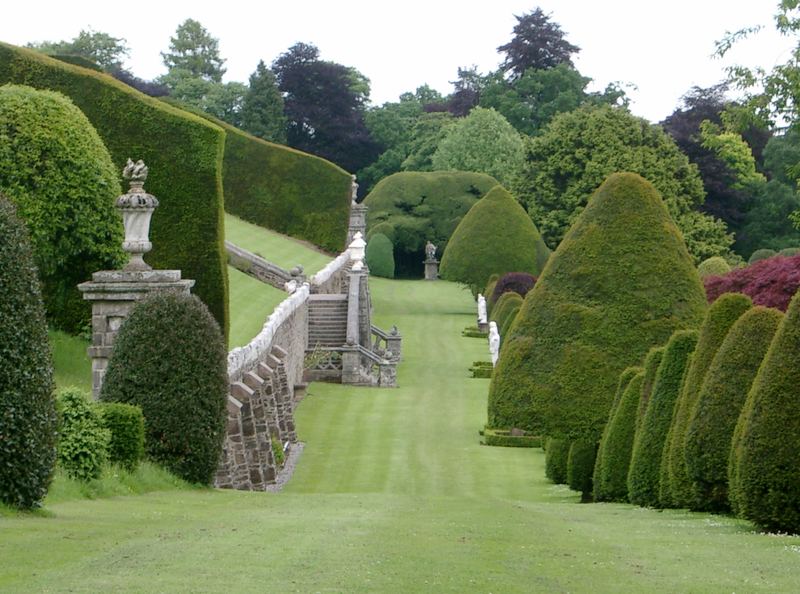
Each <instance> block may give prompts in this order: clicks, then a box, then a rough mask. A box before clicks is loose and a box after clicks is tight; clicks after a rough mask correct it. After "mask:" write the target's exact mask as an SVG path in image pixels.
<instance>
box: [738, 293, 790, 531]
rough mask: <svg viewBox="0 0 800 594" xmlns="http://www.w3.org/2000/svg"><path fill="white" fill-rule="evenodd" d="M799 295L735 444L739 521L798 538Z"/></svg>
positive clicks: (766, 360) (775, 340) (764, 366)
mask: <svg viewBox="0 0 800 594" xmlns="http://www.w3.org/2000/svg"><path fill="white" fill-rule="evenodd" d="M798 361H800V293H798V294H795V296H794V298H793V299H792V302H791V303H790V304H789V309H788V310H787V311H786V316H785V317H784V319H783V321H782V322H781V323H780V325H779V326H778V330H777V332H776V333H775V338H773V340H772V343H771V344H770V346H769V349H768V350H767V354H766V356H765V357H764V361H763V363H762V364H761V367H760V369H759V370H758V375H756V379H755V380H754V381H753V387H752V388H751V390H750V394H749V395H748V402H747V406H746V408H745V411H743V414H745V417H744V419H743V420H742V431H741V438H740V440H739V442H738V443H737V447H738V452H737V457H738V469H737V475H738V478H737V480H736V489H737V494H736V495H735V498H736V501H737V505H738V507H739V513H740V515H742V516H744V517H745V518H747V519H749V520H752V521H753V522H755V523H756V524H757V525H758V526H760V527H761V528H765V529H767V530H777V531H783V532H795V533H797V532H800V464H798V460H800V397H798V392H797V389H798V386H800V365H798V363H797V362H798Z"/></svg>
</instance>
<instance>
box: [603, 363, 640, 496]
mask: <svg viewBox="0 0 800 594" xmlns="http://www.w3.org/2000/svg"><path fill="white" fill-rule="evenodd" d="M643 382H644V370H642V371H640V372H639V373H637V374H636V375H635V376H633V378H631V381H630V382H628V386H627V387H626V388H625V391H624V392H623V393H622V398H620V400H619V402H618V403H617V406H616V410H615V411H614V414H613V415H612V417H611V418H610V419H609V421H608V429H607V430H606V431H605V433H604V437H603V441H602V442H600V450H601V451H602V454H601V457H600V463H599V464H598V467H597V473H596V482H595V485H594V499H595V501H627V499H628V468H629V466H630V461H631V451H632V450H633V438H634V436H635V431H636V411H637V410H638V408H639V398H640V397H641V394H642V383H643Z"/></svg>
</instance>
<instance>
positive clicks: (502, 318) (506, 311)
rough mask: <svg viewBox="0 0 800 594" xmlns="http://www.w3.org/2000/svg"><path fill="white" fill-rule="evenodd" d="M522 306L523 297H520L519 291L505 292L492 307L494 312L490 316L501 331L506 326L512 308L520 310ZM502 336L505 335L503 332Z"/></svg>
mask: <svg viewBox="0 0 800 594" xmlns="http://www.w3.org/2000/svg"><path fill="white" fill-rule="evenodd" d="M521 306H522V297H520V295H519V293H515V292H514V291H509V292H508V293H503V294H502V295H500V299H498V300H497V303H495V305H494V307H493V308H492V314H491V316H489V319H490V320H494V321H495V322H496V323H497V329H498V331H499V330H500V328H502V327H504V326H505V325H506V323H507V322H508V318H509V316H510V315H511V312H512V310H515V309H516V310H517V311H519V308H520V307H521ZM500 336H503V335H502V334H501V335H500Z"/></svg>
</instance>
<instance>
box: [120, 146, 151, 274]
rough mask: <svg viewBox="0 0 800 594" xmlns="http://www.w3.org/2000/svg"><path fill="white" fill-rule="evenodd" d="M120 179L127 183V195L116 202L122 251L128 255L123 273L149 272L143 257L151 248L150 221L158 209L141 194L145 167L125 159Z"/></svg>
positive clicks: (142, 192)
mask: <svg viewBox="0 0 800 594" xmlns="http://www.w3.org/2000/svg"><path fill="white" fill-rule="evenodd" d="M122 177H124V178H125V179H127V180H128V181H129V182H130V188H129V189H128V192H127V193H125V194H122V195H121V196H120V197H119V198H117V202H116V206H117V208H118V209H119V211H120V213H121V214H122V224H123V225H124V227H125V241H124V242H123V243H122V249H123V250H125V251H126V252H128V253H129V254H130V260H128V264H127V265H126V266H125V268H124V269H123V270H128V271H140V270H151V268H150V266H149V265H148V264H147V263H146V262H145V261H144V254H146V253H147V252H149V251H150V250H151V249H153V244H152V243H150V239H149V234H150V218H151V217H152V216H153V211H154V210H155V209H156V207H158V200H157V199H156V197H155V196H153V195H151V194H148V193H147V192H145V191H144V182H145V181H146V180H147V166H146V165H145V164H144V163H143V162H142V161H141V160H140V161H137V162H136V163H134V162H133V161H132V160H131V159H128V163H127V165H125V168H124V169H123V170H122Z"/></svg>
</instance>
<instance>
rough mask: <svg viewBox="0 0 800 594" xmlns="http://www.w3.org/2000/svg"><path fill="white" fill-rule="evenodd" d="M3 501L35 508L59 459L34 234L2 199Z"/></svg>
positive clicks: (0, 464) (0, 394)
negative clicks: (35, 261)
mask: <svg viewBox="0 0 800 594" xmlns="http://www.w3.org/2000/svg"><path fill="white" fill-rule="evenodd" d="M0 287H2V289H1V290H0V501H2V502H3V503H6V504H8V505H12V506H14V507H19V508H22V509H30V508H32V507H35V506H36V505H38V504H39V502H40V501H41V500H42V499H43V498H44V496H45V495H46V494H47V489H48V487H49V486H50V480H51V478H52V475H53V466H54V465H55V460H56V410H55V403H54V400H53V361H52V359H51V357H50V346H49V343H48V339H47V323H46V322H45V317H44V305H43V304H42V295H41V289H40V287H39V278H38V275H37V271H36V266H35V265H34V263H33V255H32V253H31V246H30V241H29V239H28V232H27V230H26V228H25V225H24V223H23V222H22V221H20V220H19V219H18V218H17V215H16V208H15V207H14V205H13V204H11V202H9V201H8V200H6V198H5V197H3V195H2V194H0Z"/></svg>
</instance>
